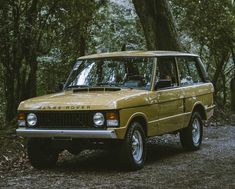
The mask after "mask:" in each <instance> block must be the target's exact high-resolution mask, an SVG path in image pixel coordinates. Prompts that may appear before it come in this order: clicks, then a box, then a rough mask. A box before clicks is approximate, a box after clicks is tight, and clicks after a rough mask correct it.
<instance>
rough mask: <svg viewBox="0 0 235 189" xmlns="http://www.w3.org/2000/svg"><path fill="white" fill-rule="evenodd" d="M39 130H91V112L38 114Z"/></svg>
mask: <svg viewBox="0 0 235 189" xmlns="http://www.w3.org/2000/svg"><path fill="white" fill-rule="evenodd" d="M36 115H37V127H38V128H53V129H56V128H65V129H69V128H91V127H93V121H92V120H93V119H92V113H91V112H36Z"/></svg>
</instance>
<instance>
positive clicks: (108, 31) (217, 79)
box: [0, 0, 235, 129]
mask: <svg viewBox="0 0 235 189" xmlns="http://www.w3.org/2000/svg"><path fill="white" fill-rule="evenodd" d="M123 47H125V49H126V50H181V51H186V52H191V53H195V54H198V55H199V56H200V57H201V59H202V61H203V62H204V64H205V67H206V70H207V71H208V73H209V77H210V80H211V82H212V83H213V84H214V87H215V94H214V95H215V103H216V105H217V108H216V113H215V116H214V119H215V120H216V122H221V123H226V122H231V115H232V114H233V113H235V79H234V78H235V3H234V2H233V0H215V1H206V0H193V1H192V0H170V1H167V0H149V1H139V0H132V1H129V0H119V1H115V0H85V1H78V0H77V1H76V0H50V1H48V0H0V129H5V128H8V127H9V125H14V123H15V120H16V119H15V118H16V116H17V106H18V105H19V103H20V102H21V101H22V100H25V99H28V98H31V97H34V96H39V95H44V94H48V93H53V92H55V91H56V90H57V88H58V84H59V83H60V82H63V81H65V79H66V77H67V76H68V74H69V71H70V69H71V67H72V66H73V64H74V63H75V62H76V60H77V59H78V57H80V56H82V55H85V54H92V53H100V52H112V51H120V50H121V49H123Z"/></svg>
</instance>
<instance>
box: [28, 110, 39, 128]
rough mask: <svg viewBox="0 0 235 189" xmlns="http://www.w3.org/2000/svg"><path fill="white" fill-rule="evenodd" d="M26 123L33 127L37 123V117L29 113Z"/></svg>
mask: <svg viewBox="0 0 235 189" xmlns="http://www.w3.org/2000/svg"><path fill="white" fill-rule="evenodd" d="M27 123H28V126H30V127H32V126H35V125H36V123H37V116H36V115H35V114H34V113H30V114H28V115H27Z"/></svg>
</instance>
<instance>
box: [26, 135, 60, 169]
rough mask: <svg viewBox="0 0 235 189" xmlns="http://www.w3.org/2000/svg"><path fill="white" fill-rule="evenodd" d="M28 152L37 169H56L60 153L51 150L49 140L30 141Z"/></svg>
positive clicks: (32, 163)
mask: <svg viewBox="0 0 235 189" xmlns="http://www.w3.org/2000/svg"><path fill="white" fill-rule="evenodd" d="M27 151H28V158H29V161H30V163H31V165H32V166H33V167H34V168H37V169H44V168H51V167H54V166H55V165H56V162H57V160H58V155H59V153H58V152H56V151H55V150H53V149H52V148H51V145H50V141H49V140H44V139H29V140H28V143H27Z"/></svg>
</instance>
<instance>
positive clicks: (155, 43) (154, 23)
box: [132, 0, 181, 50]
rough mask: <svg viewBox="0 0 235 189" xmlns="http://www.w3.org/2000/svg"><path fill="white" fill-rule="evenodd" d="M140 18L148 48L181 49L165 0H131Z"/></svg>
mask: <svg viewBox="0 0 235 189" xmlns="http://www.w3.org/2000/svg"><path fill="white" fill-rule="evenodd" d="M132 2H133V3H134V6H135V9H136V12H137V14H138V16H139V18H140V22H141V24H142V27H143V30H144V35H145V39H146V43H147V48H148V50H181V44H180V42H179V38H178V35H177V32H176V27H175V23H174V19H173V15H172V13H171V9H170V5H169V2H168V1H167V0H148V1H143V0H132Z"/></svg>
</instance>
